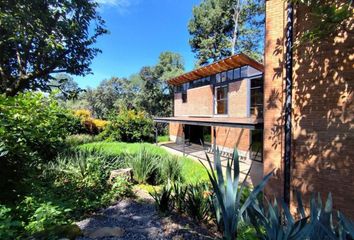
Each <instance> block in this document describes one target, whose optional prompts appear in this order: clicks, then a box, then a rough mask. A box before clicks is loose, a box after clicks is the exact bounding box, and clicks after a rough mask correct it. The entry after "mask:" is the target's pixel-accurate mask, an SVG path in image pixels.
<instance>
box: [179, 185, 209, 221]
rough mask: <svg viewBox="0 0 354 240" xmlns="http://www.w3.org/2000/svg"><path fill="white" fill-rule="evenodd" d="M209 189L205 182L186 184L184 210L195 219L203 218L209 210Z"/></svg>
mask: <svg viewBox="0 0 354 240" xmlns="http://www.w3.org/2000/svg"><path fill="white" fill-rule="evenodd" d="M211 195H212V193H211V191H210V189H209V186H208V185H207V184H206V183H200V184H196V185H188V186H187V192H186V201H185V204H186V206H185V207H186V211H187V213H188V215H189V216H190V217H192V218H194V219H195V220H198V221H201V220H203V219H205V218H206V217H207V216H208V214H209V213H210V212H211V205H210V204H211Z"/></svg>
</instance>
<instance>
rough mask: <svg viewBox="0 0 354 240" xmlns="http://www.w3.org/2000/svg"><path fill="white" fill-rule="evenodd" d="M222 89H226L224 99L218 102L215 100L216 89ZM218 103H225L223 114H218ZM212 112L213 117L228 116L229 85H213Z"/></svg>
mask: <svg viewBox="0 0 354 240" xmlns="http://www.w3.org/2000/svg"><path fill="white" fill-rule="evenodd" d="M223 87H226V98H223V99H220V100H217V92H216V91H217V89H218V88H223ZM218 101H226V107H225V113H218ZM213 102H214V103H213V108H214V110H213V112H214V115H220V116H222V115H228V114H229V84H225V83H223V84H219V85H215V86H214V101H213Z"/></svg>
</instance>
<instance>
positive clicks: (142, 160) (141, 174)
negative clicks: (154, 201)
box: [127, 147, 160, 183]
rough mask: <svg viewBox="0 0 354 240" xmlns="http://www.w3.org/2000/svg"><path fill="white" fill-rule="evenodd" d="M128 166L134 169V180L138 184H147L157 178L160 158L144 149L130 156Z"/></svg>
mask: <svg viewBox="0 0 354 240" xmlns="http://www.w3.org/2000/svg"><path fill="white" fill-rule="evenodd" d="M127 157H128V165H129V166H130V167H131V168H132V169H133V176H134V179H135V180H136V181H137V182H138V183H147V182H148V181H149V180H152V181H154V180H155V179H156V178H157V176H156V175H157V174H158V173H157V162H159V160H160V157H159V156H158V155H156V154H153V153H150V152H149V150H147V149H146V148H145V147H143V148H142V149H141V150H140V151H139V152H138V153H137V154H132V155H128V156H127Z"/></svg>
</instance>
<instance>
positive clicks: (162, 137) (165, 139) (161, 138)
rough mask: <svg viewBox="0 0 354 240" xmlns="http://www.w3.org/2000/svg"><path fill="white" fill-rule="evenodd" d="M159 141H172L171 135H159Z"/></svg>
mask: <svg viewBox="0 0 354 240" xmlns="http://www.w3.org/2000/svg"><path fill="white" fill-rule="evenodd" d="M157 141H158V142H159V143H160V142H168V141H170V136H168V135H164V136H158V137H157Z"/></svg>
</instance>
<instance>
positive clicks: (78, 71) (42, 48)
mask: <svg viewBox="0 0 354 240" xmlns="http://www.w3.org/2000/svg"><path fill="white" fill-rule="evenodd" d="M96 7H97V3H96V2H95V1H83V0H74V1H72V0H17V1H13V0H3V1H1V3H0V23H1V24H0V52H1V55H0V93H6V95H8V96H13V95H16V94H17V93H18V92H20V91H24V90H26V89H30V90H37V89H41V90H48V88H49V87H48V82H49V80H50V79H52V74H54V73H68V74H73V75H86V74H88V73H90V72H91V69H90V67H89V66H90V63H91V61H92V59H93V58H94V57H95V56H96V55H97V53H98V52H100V50H99V49H97V48H94V47H93V44H94V43H95V42H96V40H97V38H98V37H99V36H100V35H102V34H104V33H106V32H107V31H106V29H105V28H104V21H103V20H102V18H101V17H100V16H99V15H98V13H97V10H96ZM91 23H94V24H95V25H94V28H92V29H91V28H90V29H89V27H90V24H91ZM91 32H92V34H91Z"/></svg>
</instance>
